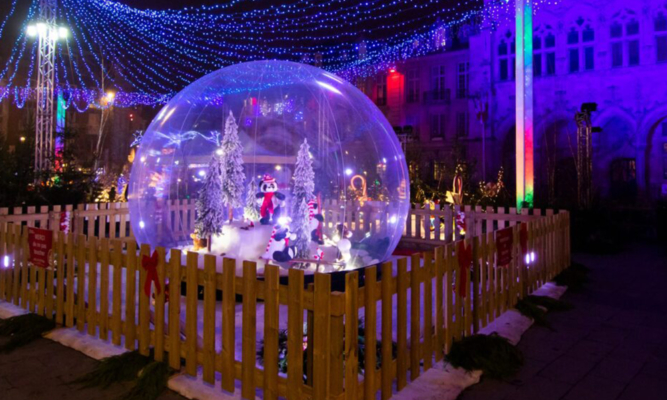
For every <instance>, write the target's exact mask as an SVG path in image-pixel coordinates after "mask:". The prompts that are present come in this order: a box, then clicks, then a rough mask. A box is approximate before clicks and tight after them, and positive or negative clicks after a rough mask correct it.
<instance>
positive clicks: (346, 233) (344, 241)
mask: <svg viewBox="0 0 667 400" xmlns="http://www.w3.org/2000/svg"><path fill="white" fill-rule="evenodd" d="M336 233H337V235H336V238H337V239H338V241H337V242H336V247H338V260H337V261H339V262H348V261H350V259H351V258H352V254H351V253H350V250H352V242H351V241H350V238H351V237H352V232H350V230H349V229H348V228H347V226H345V224H338V225H336Z"/></svg>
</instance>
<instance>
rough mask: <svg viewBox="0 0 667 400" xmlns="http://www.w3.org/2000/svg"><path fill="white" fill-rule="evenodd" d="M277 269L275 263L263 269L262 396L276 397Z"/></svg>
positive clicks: (278, 287)
mask: <svg viewBox="0 0 667 400" xmlns="http://www.w3.org/2000/svg"><path fill="white" fill-rule="evenodd" d="M278 278H279V271H278V267H277V266H275V265H267V266H266V268H265V270H264V398H265V399H266V400H276V399H277V398H278V335H279V333H280V329H279V326H280V321H279V315H280V306H279V297H280V296H279V290H280V285H279V282H278Z"/></svg>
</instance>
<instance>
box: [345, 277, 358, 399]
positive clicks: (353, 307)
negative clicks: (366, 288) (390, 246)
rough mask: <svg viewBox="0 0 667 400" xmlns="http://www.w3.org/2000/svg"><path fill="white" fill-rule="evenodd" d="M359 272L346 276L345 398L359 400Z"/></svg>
mask: <svg viewBox="0 0 667 400" xmlns="http://www.w3.org/2000/svg"><path fill="white" fill-rule="evenodd" d="M358 312H359V272H357V271H352V272H349V273H347V274H346V275H345V398H346V399H347V400H357V392H358V388H359V371H358V366H359V364H358V362H359V361H358V360H359V348H358V346H359V315H358Z"/></svg>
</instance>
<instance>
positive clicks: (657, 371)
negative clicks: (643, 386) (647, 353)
mask: <svg viewBox="0 0 667 400" xmlns="http://www.w3.org/2000/svg"><path fill="white" fill-rule="evenodd" d="M640 373H641V374H642V375H644V376H647V377H652V378H656V379H662V380H665V381H667V360H663V359H650V360H648V361H647V362H646V363H645V364H643V366H642V369H641V371H640Z"/></svg>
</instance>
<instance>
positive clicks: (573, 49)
mask: <svg viewBox="0 0 667 400" xmlns="http://www.w3.org/2000/svg"><path fill="white" fill-rule="evenodd" d="M594 41H595V31H594V30H593V27H592V26H591V24H590V22H588V21H585V20H584V19H583V18H581V17H580V18H579V19H578V20H577V22H576V24H575V26H573V27H572V28H570V31H569V32H568V33H567V47H568V50H567V51H568V53H567V55H568V65H569V67H568V70H569V72H570V73H574V72H579V71H592V70H593V69H595V48H594V47H593V42H594Z"/></svg>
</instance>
